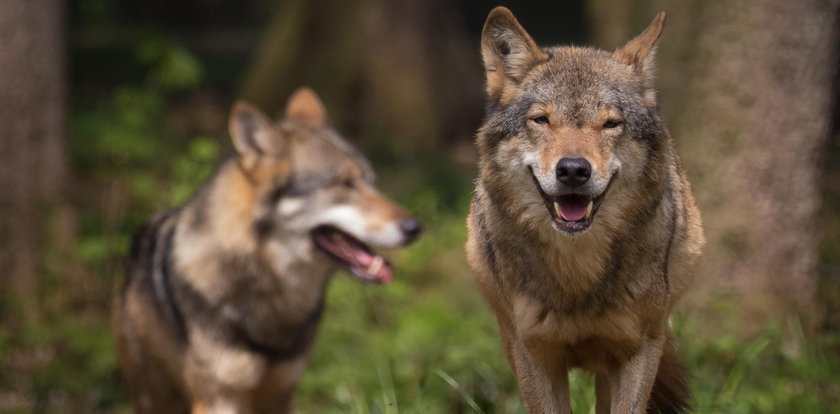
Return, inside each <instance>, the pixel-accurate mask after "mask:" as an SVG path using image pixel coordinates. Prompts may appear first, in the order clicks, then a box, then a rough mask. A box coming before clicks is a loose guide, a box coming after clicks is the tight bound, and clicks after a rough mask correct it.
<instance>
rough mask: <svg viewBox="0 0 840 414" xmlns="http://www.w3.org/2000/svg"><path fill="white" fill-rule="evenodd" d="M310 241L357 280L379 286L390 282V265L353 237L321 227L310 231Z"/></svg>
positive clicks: (333, 228)
mask: <svg viewBox="0 0 840 414" xmlns="http://www.w3.org/2000/svg"><path fill="white" fill-rule="evenodd" d="M312 239H313V240H314V241H315V245H316V246H318V248H319V249H321V250H322V251H323V252H324V253H326V254H327V256H330V258H332V259H333V260H334V261H335V262H336V263H338V265H339V266H341V267H343V268H344V269H345V270H347V271H348V272H350V273H351V274H352V275H354V276H356V278H358V279H359V280H361V281H363V282H368V283H380V284H385V283H388V282H390V281H391V278H392V277H393V269H392V268H391V264H390V263H388V261H387V260H385V258H384V257H382V256H378V255H376V254H374V253H373V252H372V251H371V249H370V248H369V247H368V246H367V245H365V244H364V243H362V242H361V241H359V240H358V239H356V238H355V237H353V236H351V235H349V234H347V233H345V232H343V231H341V230H339V229H337V228H335V227H332V226H322V227H318V228H316V229H315V230H313V231H312Z"/></svg>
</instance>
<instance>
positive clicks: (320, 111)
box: [286, 87, 328, 127]
mask: <svg viewBox="0 0 840 414" xmlns="http://www.w3.org/2000/svg"><path fill="white" fill-rule="evenodd" d="M286 118H287V119H292V120H295V121H298V122H302V123H304V124H306V125H309V126H313V127H322V126H325V125H327V122H328V118H327V109H326V107H324V103H323V102H321V98H319V97H318V94H317V93H315V91H313V90H312V89H309V88H307V87H302V88H299V89H298V90H296V91H295V93H293V94H292V97H291V98H289V103H287V104H286Z"/></svg>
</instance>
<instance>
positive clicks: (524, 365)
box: [510, 340, 572, 414]
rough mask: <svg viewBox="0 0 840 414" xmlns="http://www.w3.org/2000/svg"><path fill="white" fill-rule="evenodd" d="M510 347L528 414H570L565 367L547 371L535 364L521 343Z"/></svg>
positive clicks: (544, 367)
mask: <svg viewBox="0 0 840 414" xmlns="http://www.w3.org/2000/svg"><path fill="white" fill-rule="evenodd" d="M511 345H512V346H511V349H510V352H511V359H512V360H513V363H514V367H513V368H514V371H515V372H516V379H517V381H518V382H519V389H521V390H522V396H523V397H524V398H525V406H526V407H528V412H529V413H531V414H555V413H557V414H571V413H572V404H571V398H570V397H569V373H568V369H566V368H565V367H562V368H556V369H548V366H547V365H546V364H542V363H540V362H538V361H534V358H533V357H532V355H531V354H530V353H529V352H528V349H527V348H526V346H525V345H524V344H523V343H522V342H521V341H519V340H516V341H515V343H513V344H511Z"/></svg>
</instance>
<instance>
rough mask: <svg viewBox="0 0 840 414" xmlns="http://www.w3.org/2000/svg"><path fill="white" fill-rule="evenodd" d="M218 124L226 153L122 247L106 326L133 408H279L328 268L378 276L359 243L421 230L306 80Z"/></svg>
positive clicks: (309, 335)
mask: <svg viewBox="0 0 840 414" xmlns="http://www.w3.org/2000/svg"><path fill="white" fill-rule="evenodd" d="M229 126H230V134H231V138H232V140H233V144H234V147H235V148H236V151H237V154H236V156H234V157H233V158H231V159H230V160H228V161H227V162H226V163H224V164H223V165H222V166H221V168H220V169H219V170H218V172H217V173H216V175H215V176H214V177H213V178H212V179H211V180H210V181H209V183H208V184H207V185H206V186H205V187H204V188H203V189H202V190H201V191H200V192H199V193H198V195H196V196H195V198H193V200H192V201H190V202H188V203H187V204H186V205H184V206H182V207H180V208H176V209H172V210H169V211H166V212H163V213H160V214H158V215H156V216H155V217H153V218H152V219H151V220H150V221H149V222H148V223H147V224H146V225H145V226H144V227H143V228H142V229H141V230H140V231H139V232H138V233H137V235H136V236H135V239H134V242H133V245H132V248H131V253H130V259H129V267H128V274H127V280H126V282H125V285H124V287H123V289H122V291H121V292H120V294H119V295H118V298H117V301H116V305H115V316H114V330H115V335H116V341H117V347H118V351H119V358H120V365H121V368H122V370H123V373H124V376H125V378H126V380H127V383H128V386H129V390H130V392H131V395H132V399H133V403H134V406H135V408H136V410H137V411H138V412H142V413H155V414H160V413H181V412H190V411H191V412H193V413H211V412H212V413H262V412H271V413H286V412H288V411H289V407H290V404H291V397H292V393H293V391H294V389H295V386H296V384H297V382H298V380H299V378H300V377H301V374H302V373H303V370H304V367H305V365H306V361H307V355H308V353H309V349H310V345H311V344H312V340H313V338H314V336H315V333H316V330H317V327H318V323H319V320H320V318H321V313H322V311H323V307H324V290H325V288H326V285H327V282H328V281H329V278H330V274H331V273H333V271H334V270H335V268H336V267H342V268H344V269H346V270H347V271H348V272H349V273H351V274H353V275H355V276H356V277H358V278H359V279H361V280H363V281H367V282H373V283H386V282H388V281H389V280H390V279H391V275H392V271H391V267H390V265H389V264H388V262H387V261H385V259H383V258H382V257H381V256H378V255H376V254H374V253H372V252H371V250H370V249H369V248H368V245H372V246H376V247H396V246H402V245H405V244H407V243H409V242H410V241H411V240H413V239H414V238H415V237H416V236H417V235H418V233H419V231H420V225H419V224H418V223H417V222H416V221H414V220H413V219H411V218H410V217H409V216H408V215H407V214H406V212H405V211H404V210H403V209H402V208H401V207H399V206H398V205H396V204H394V203H393V202H392V201H390V200H388V199H386V198H385V197H384V196H383V195H382V194H380V193H379V192H378V191H377V190H376V188H375V187H374V186H373V179H374V177H373V171H372V169H371V167H370V164H368V162H367V161H366V160H365V159H364V158H363V157H362V155H361V154H359V153H358V152H357V151H356V150H355V149H353V147H351V146H350V145H349V144H348V143H347V142H346V141H344V140H343V139H342V138H341V137H340V136H339V135H338V134H337V133H336V132H335V130H334V129H332V128H331V127H330V126H329V124H328V122H327V114H326V111H325V109H324V106H323V104H322V103H321V101H320V100H319V99H318V97H317V96H316V95H315V94H314V92H312V91H311V90H308V89H302V90H300V91H299V92H297V93H296V94H295V95H294V96H293V97H292V98H291V99H290V101H289V104H288V107H287V109H286V116H285V118H284V119H283V120H281V121H280V122H278V123H274V122H273V121H271V120H270V119H268V118H267V117H266V116H265V115H263V114H262V113H261V112H260V111H259V110H257V109H255V108H253V107H251V106H250V105H247V104H244V103H238V104H237V105H236V106H235V107H234V109H233V111H232V114H231V116H230V121H229Z"/></svg>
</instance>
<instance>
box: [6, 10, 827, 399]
mask: <svg viewBox="0 0 840 414" xmlns="http://www.w3.org/2000/svg"><path fill="white" fill-rule="evenodd" d="M498 4H499V2H498V1H485V0H472V1H463V2H451V1H446V0H426V1H394V0H314V1H303V0H240V1H222V0H182V1H177V2H173V1H166V0H71V1H67V2H64V1H61V0H4V1H2V2H0V134H2V138H0V146H1V147H0V268H2V269H3V271H2V272H0V412H10V413H12V412H15V413H16V412H21V413H28V412H35V413H50V412H62V413H63V412H67V413H71V412H72V413H76V412H79V413H82V412H106V413H107V412H126V411H128V406H127V405H126V398H125V395H126V394H125V391H124V390H123V389H122V386H121V381H120V377H119V372H118V370H117V367H116V363H115V357H114V351H113V348H112V342H111V337H110V328H109V314H110V304H111V298H112V293H113V291H114V289H115V287H116V286H118V284H119V283H120V281H121V279H122V277H123V269H122V262H123V257H124V254H125V252H126V250H127V247H128V242H129V238H130V235H131V234H132V232H133V231H134V230H135V229H136V228H138V226H140V225H141V223H142V222H143V221H144V220H145V219H146V218H147V217H148V216H149V215H150V214H151V213H152V212H154V211H157V210H161V209H165V208H167V207H170V206H173V205H175V204H178V203H182V202H184V201H185V200H187V199H188V198H189V196H190V195H191V194H192V193H193V192H194V191H195V190H196V189H197V188H198V187H199V186H200V185H201V184H202V182H203V181H204V180H205V179H206V178H207V177H208V176H209V175H210V174H211V173H212V172H213V170H214V169H215V167H216V166H217V165H218V163H219V162H220V160H221V159H223V158H224V157H226V156H228V155H229V154H230V153H231V145H230V143H229V138H228V135H227V126H226V117H227V111H228V109H229V107H230V106H231V104H232V102H233V101H234V100H235V99H238V98H242V99H247V100H249V101H252V102H253V103H255V104H256V105H258V106H259V107H261V108H262V109H264V110H265V111H268V112H269V113H278V112H279V111H280V110H282V108H283V105H284V103H285V100H286V99H287V97H288V95H289V93H290V92H291V91H292V90H294V89H295V88H297V87H298V86H301V85H309V86H311V87H313V88H314V89H315V90H317V91H318V92H319V93H320V94H321V96H322V98H323V99H324V101H325V102H326V105H327V107H328V109H329V110H330V113H331V116H332V120H333V122H334V124H335V125H336V126H337V128H338V130H339V131H342V132H343V134H344V135H345V136H346V137H348V139H349V140H350V141H351V142H353V143H354V144H355V145H357V146H358V147H359V148H360V149H361V150H362V151H363V152H364V153H365V154H366V155H368V156H369V157H370V158H371V160H372V161H373V163H374V165H375V168H376V170H377V172H378V175H379V177H380V180H381V183H382V187H383V188H384V189H385V191H386V193H388V194H389V195H391V196H393V197H395V198H396V199H397V200H399V201H400V202H402V203H403V204H404V205H406V206H408V207H409V209H410V210H411V211H412V213H413V214H415V215H416V216H417V217H419V218H420V219H422V221H424V222H425V224H426V228H427V229H428V231H427V232H426V234H425V235H424V236H423V237H422V238H421V241H420V242H419V243H417V244H415V245H413V246H412V247H411V248H409V249H406V250H404V251H401V252H395V254H393V255H392V256H393V259H394V260H393V261H394V262H395V263H396V265H397V273H396V277H395V279H396V280H395V282H394V283H392V284H390V285H388V286H385V287H376V286H363V285H361V284H359V283H356V282H355V281H354V280H351V279H350V278H347V277H344V276H343V275H341V274H339V275H337V277H336V278H335V280H334V283H333V285H332V286H331V288H330V290H329V298H328V302H327V303H328V305H327V313H326V315H325V319H324V323H323V325H322V327H321V332H320V334H319V337H318V339H317V342H316V346H315V349H314V352H313V355H312V360H311V363H310V368H309V370H308V371H307V372H306V374H305V375H304V379H303V382H302V384H301V387H300V390H299V393H298V395H297V399H296V401H297V404H296V405H297V408H298V412H301V413H347V412H349V413H383V414H391V413H421V412H422V413H524V409H523V408H522V402H521V398H520V396H519V392H518V390H517V388H516V384H515V381H514V380H513V377H512V375H511V373H510V371H509V368H508V367H507V364H506V362H505V358H504V356H503V354H502V351H501V347H500V344H499V339H498V336H497V332H496V326H495V322H494V321H493V318H492V316H491V313H490V311H489V309H488V308H487V306H486V305H485V304H484V302H483V301H482V300H481V299H480V297H479V296H478V294H477V292H476V289H475V288H474V286H473V284H472V281H471V279H470V275H469V273H468V271H467V267H466V264H465V260H464V253H463V244H464V241H465V238H466V231H465V225H464V219H465V216H466V212H467V209H468V203H469V197H470V192H471V190H472V180H473V179H474V178H475V176H476V172H475V166H474V164H475V161H476V155H475V151H474V148H473V144H472V140H473V135H474V131H475V130H476V128H477V127H478V125H479V124H480V122H481V118H482V116H483V105H484V100H483V76H484V74H483V69H482V66H481V62H480V55H479V36H480V32H481V28H482V24H483V21H484V18H485V16H486V15H487V13H488V12H489V10H490V9H491V8H492V7H494V6H496V5H498ZM505 5H507V6H508V7H510V8H511V9H512V11H513V12H514V14H516V16H517V17H518V18H519V20H520V22H521V23H522V24H523V26H524V27H525V28H526V29H527V30H528V31H529V32H530V33H531V34H532V36H533V37H534V38H535V39H536V41H537V42H538V43H540V44H542V45H553V44H572V43H574V44H589V45H595V46H599V47H604V48H608V49H613V48H616V47H618V46H620V45H621V44H622V43H623V42H625V41H627V40H628V39H630V38H631V37H632V36H634V35H635V34H637V33H638V32H640V31H641V30H642V29H643V28H644V27H645V26H646V25H647V24H648V23H649V21H650V20H651V19H652V18H653V16H654V15H655V13H656V12H657V11H659V10H665V11H667V12H668V22H667V24H666V28H665V31H664V34H663V36H662V39H661V41H660V47H659V53H658V62H659V64H658V69H659V70H658V73H659V76H658V80H657V84H658V87H659V89H660V104H661V107H662V112H663V114H664V118H665V119H666V121H667V123H668V125H669V128H670V131H671V132H672V134H673V136H674V139H675V141H676V143H677V147H678V150H679V153H680V155H681V157H682V159H683V161H684V164H685V167H686V169H687V171H688V175H689V176H690V179H691V182H692V184H693V185H694V190H695V194H696V195H697V198H698V202H699V204H700V209H701V211H702V212H703V217H704V222H705V223H704V224H705V229H706V234H707V237H708V247H707V249H706V254H705V256H704V258H703V264H702V269H701V271H700V273H699V274H698V277H697V280H696V283H695V285H694V287H693V288H692V290H691V291H690V293H689V295H688V297H686V298H685V300H684V301H683V302H682V303H681V305H680V307H679V310H678V312H677V314H676V315H675V317H674V318H673V325H674V327H675V329H676V331H677V333H678V335H679V337H680V343H681V346H682V353H683V354H684V355H685V357H686V359H687V362H688V365H689V366H690V369H691V371H692V372H693V373H694V379H693V380H692V383H691V387H692V390H693V393H694V399H695V406H696V412H698V413H721V412H727V413H794V412H795V413H830V412H834V413H838V412H840V408H838V407H840V352H839V351H840V342H838V338H840V337H838V329H840V311H839V310H840V133H838V125H840V122H838V121H840V116H838V115H840V111H838V110H837V97H838V90H840V88H838V85H840V83H839V82H838V81H839V80H840V78H839V77H838V76H837V68H838V63H840V59H839V58H840V53H838V52H839V51H840V48H839V46H838V45H839V43H838V39H840V30H838V18H839V17H840V8H838V1H837V0H799V1H789V0H765V1H761V0H744V1H739V2H709V1H705V0H683V1H675V0H674V1H666V0H626V1H607V0H567V1H559V0H551V1H528V2H524V1H520V2H516V1H509V2H507V3H506V4H505ZM592 382H593V381H592V379H591V378H590V377H588V376H586V375H583V374H576V375H575V376H574V378H573V384H574V391H573V395H574V396H575V412H581V413H588V412H594V411H593V408H592V407H593V391H592V388H591V386H592Z"/></svg>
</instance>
